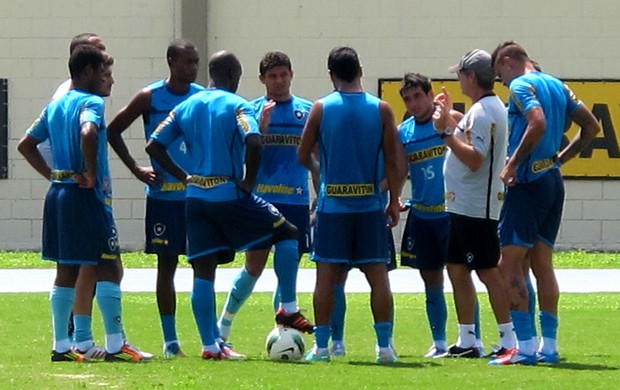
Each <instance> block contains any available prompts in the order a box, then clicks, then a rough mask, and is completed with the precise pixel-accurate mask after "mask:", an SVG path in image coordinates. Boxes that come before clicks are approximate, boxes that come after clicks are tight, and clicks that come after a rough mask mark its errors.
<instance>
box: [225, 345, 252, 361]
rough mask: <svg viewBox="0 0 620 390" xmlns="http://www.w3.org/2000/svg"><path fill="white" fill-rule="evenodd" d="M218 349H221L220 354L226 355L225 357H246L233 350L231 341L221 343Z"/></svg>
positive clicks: (238, 358) (232, 358)
mask: <svg viewBox="0 0 620 390" xmlns="http://www.w3.org/2000/svg"><path fill="white" fill-rule="evenodd" d="M220 350H221V351H222V354H223V355H224V356H226V359H230V360H240V359H245V358H246V357H247V356H245V355H244V354H242V353H239V352H237V351H235V350H234V349H233V346H232V344H231V343H221V344H220Z"/></svg>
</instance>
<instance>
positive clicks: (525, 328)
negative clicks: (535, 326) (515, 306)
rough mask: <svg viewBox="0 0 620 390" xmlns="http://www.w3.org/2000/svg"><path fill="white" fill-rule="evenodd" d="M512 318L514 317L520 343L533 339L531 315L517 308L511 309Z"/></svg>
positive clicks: (513, 320)
mask: <svg viewBox="0 0 620 390" xmlns="http://www.w3.org/2000/svg"><path fill="white" fill-rule="evenodd" d="M510 318H512V324H513V325H514V328H515V333H516V334H517V340H519V343H520V344H521V343H523V342H528V341H531V340H532V323H531V321H530V315H529V314H528V313H523V312H520V311H517V310H511V311H510Z"/></svg>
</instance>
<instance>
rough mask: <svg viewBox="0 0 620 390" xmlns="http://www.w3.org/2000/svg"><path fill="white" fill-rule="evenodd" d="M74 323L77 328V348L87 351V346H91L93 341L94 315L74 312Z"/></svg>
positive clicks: (75, 339)
mask: <svg viewBox="0 0 620 390" xmlns="http://www.w3.org/2000/svg"><path fill="white" fill-rule="evenodd" d="M73 325H74V328H75V330H74V331H73V341H75V345H76V347H77V349H79V350H80V351H85V350H86V349H87V348H86V347H88V348H90V347H91V346H92V342H93V330H92V317H91V316H88V315H76V314H74V315H73Z"/></svg>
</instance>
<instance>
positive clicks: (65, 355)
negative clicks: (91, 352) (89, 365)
mask: <svg viewBox="0 0 620 390" xmlns="http://www.w3.org/2000/svg"><path fill="white" fill-rule="evenodd" d="M86 360H87V359H86V357H85V356H84V355H82V354H81V353H79V352H78V351H77V350H75V349H70V350H68V351H67V352H57V351H52V361H53V362H85V361H86Z"/></svg>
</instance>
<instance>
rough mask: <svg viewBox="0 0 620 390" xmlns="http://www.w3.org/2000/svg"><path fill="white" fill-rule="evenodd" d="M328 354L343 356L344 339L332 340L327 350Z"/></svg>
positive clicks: (344, 351) (344, 353) (344, 352)
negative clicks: (329, 348)
mask: <svg viewBox="0 0 620 390" xmlns="http://www.w3.org/2000/svg"><path fill="white" fill-rule="evenodd" d="M329 354H330V355H332V356H344V355H346V354H347V351H346V349H345V347H344V341H334V342H332V348H331V350H330V351H329Z"/></svg>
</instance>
